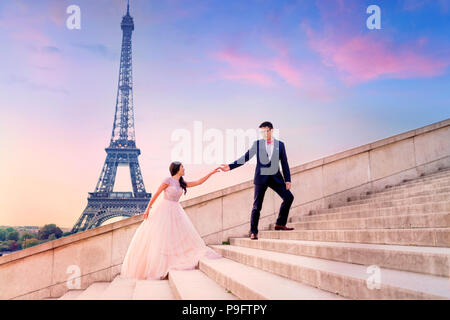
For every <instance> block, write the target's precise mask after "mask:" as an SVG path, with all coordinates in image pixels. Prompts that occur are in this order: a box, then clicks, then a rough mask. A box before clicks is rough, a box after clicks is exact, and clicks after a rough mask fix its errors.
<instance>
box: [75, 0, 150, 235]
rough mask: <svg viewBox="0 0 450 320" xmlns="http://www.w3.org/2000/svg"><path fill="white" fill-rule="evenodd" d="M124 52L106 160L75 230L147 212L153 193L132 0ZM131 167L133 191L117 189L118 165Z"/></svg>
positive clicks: (123, 25) (125, 22)
mask: <svg viewBox="0 0 450 320" xmlns="http://www.w3.org/2000/svg"><path fill="white" fill-rule="evenodd" d="M121 29H122V33H123V36H122V52H121V56H120V70H119V85H118V90H117V98H116V112H115V114H114V123H113V130H112V136H111V141H110V144H109V147H108V148H105V151H106V154H107V155H106V160H105V163H104V165H103V169H102V172H101V174H100V177H99V179H98V182H97V186H96V187H95V191H94V192H89V196H88V198H87V199H88V204H87V206H86V208H85V209H84V211H83V213H82V214H81V216H80V218H79V219H78V221H77V222H76V223H75V225H74V227H73V228H72V233H75V232H79V231H84V230H88V229H91V228H95V227H98V226H100V225H101V224H102V223H103V222H105V221H106V220H109V219H111V218H114V217H120V216H122V217H131V216H134V215H136V214H140V213H143V212H144V211H145V209H146V208H147V205H148V203H149V201H150V199H151V196H152V194H151V193H147V192H146V191H145V186H144V180H143V179H142V174H141V169H140V166H139V162H138V156H139V155H140V154H141V151H140V150H139V149H138V148H136V140H135V136H134V111H133V79H132V66H131V34H132V32H133V30H134V22H133V18H132V17H131V16H130V3H129V0H128V4H127V14H126V15H124V16H123V18H122V23H121ZM124 164H125V165H128V166H129V168H130V175H131V183H132V186H133V192H113V187H114V182H115V178H116V173H117V166H118V165H124Z"/></svg>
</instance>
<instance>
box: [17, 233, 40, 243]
mask: <svg viewBox="0 0 450 320" xmlns="http://www.w3.org/2000/svg"><path fill="white" fill-rule="evenodd" d="M35 237H36V235H34V234H32V233H29V232H25V233H24V234H22V235H21V236H20V241H24V240H25V239H31V238H35Z"/></svg>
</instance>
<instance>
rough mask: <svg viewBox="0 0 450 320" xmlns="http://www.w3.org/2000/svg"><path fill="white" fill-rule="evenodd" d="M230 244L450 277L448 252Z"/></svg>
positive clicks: (331, 245) (232, 241) (294, 242)
mask: <svg viewBox="0 0 450 320" xmlns="http://www.w3.org/2000/svg"><path fill="white" fill-rule="evenodd" d="M230 244H231V245H233V246H239V247H247V248H254V249H261V250H268V251H276V252H281V253H288V254H295V255H299V256H308V257H313V258H320V259H327V260H334V261H341V262H347V263H356V264H361V265H377V266H380V267H384V268H389V269H396V270H403V271H410V272H419V273H424V274H431V275H435V276H444V277H449V276H450V248H442V247H420V246H398V245H380V244H363V243H349V242H325V241H304V240H303V241H302V240H280V239H263V238H259V239H258V240H251V239H249V238H230Z"/></svg>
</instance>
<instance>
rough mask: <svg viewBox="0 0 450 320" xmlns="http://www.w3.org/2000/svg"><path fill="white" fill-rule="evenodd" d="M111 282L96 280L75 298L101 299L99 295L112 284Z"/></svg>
mask: <svg viewBox="0 0 450 320" xmlns="http://www.w3.org/2000/svg"><path fill="white" fill-rule="evenodd" d="M110 283H111V282H104V281H101V282H94V283H92V284H91V285H90V286H89V287H87V288H86V289H85V290H84V291H83V292H82V293H80V294H79V295H78V297H76V298H75V300H99V299H100V298H99V296H100V295H101V293H102V292H103V291H105V289H106V288H107V287H108V286H109V285H110Z"/></svg>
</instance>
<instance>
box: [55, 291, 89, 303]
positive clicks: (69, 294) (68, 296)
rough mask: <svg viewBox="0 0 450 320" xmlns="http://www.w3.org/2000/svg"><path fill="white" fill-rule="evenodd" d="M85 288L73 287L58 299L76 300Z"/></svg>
mask: <svg viewBox="0 0 450 320" xmlns="http://www.w3.org/2000/svg"><path fill="white" fill-rule="evenodd" d="M83 291H84V290H83V289H73V290H69V291H67V292H66V293H64V294H63V295H62V296H61V297H59V298H58V300H74V299H76V298H77V297H78V296H79V295H80V294H81V293H82V292H83Z"/></svg>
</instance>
